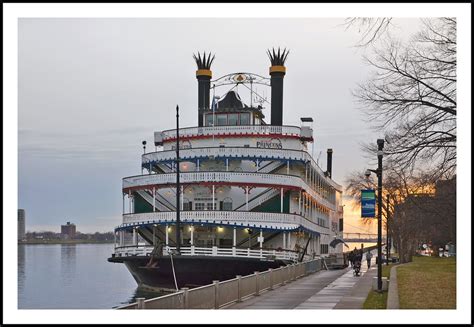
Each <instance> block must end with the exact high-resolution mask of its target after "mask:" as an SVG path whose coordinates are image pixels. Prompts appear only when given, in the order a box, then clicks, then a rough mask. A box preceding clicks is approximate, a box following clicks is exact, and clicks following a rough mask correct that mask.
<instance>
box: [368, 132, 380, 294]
mask: <svg viewBox="0 0 474 327" xmlns="http://www.w3.org/2000/svg"><path fill="white" fill-rule="evenodd" d="M383 144H384V140H383V139H377V147H378V148H377V159H378V167H377V169H376V170H373V169H367V171H366V173H365V175H366V176H367V178H368V177H369V176H370V172H374V173H375V174H376V175H377V181H378V186H377V291H379V292H382V158H383Z"/></svg>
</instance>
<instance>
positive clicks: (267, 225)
mask: <svg viewBox="0 0 474 327" xmlns="http://www.w3.org/2000/svg"><path fill="white" fill-rule="evenodd" d="M180 220H181V222H182V223H184V224H189V223H198V224H200V223H204V224H218V225H223V226H226V225H228V226H236V227H240V228H245V227H255V228H262V229H278V230H294V229H297V228H300V227H302V228H304V229H306V230H308V231H313V232H316V233H321V234H322V233H324V234H327V233H328V228H326V227H323V226H320V225H318V224H317V223H316V222H314V221H311V220H309V219H307V218H305V217H303V216H300V215H297V214H290V213H274V212H249V211H182V212H181V215H180ZM175 222H176V213H175V212H170V211H166V212H146V213H133V214H125V215H123V224H122V225H121V226H119V227H117V228H116V230H120V229H127V228H130V227H132V226H140V225H150V224H160V225H163V224H168V223H170V224H173V223H175Z"/></svg>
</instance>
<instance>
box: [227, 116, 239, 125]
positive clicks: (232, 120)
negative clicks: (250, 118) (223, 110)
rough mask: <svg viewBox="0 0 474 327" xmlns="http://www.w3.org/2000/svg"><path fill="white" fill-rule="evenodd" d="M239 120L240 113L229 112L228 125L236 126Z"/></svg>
mask: <svg viewBox="0 0 474 327" xmlns="http://www.w3.org/2000/svg"><path fill="white" fill-rule="evenodd" d="M238 122H239V114H229V121H228V125H231V126H235V125H238Z"/></svg>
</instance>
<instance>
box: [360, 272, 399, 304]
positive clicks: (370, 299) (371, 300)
mask: <svg viewBox="0 0 474 327" xmlns="http://www.w3.org/2000/svg"><path fill="white" fill-rule="evenodd" d="M396 265H397V264H393V263H391V264H389V265H388V266H387V265H386V264H383V265H382V277H387V278H389V279H390V269H392V267H393V266H396ZM375 267H377V265H375ZM375 269H377V268H375ZM387 294H388V292H382V293H379V292H376V291H370V293H369V295H368V296H367V299H365V302H364V307H363V308H364V309H386V308H387Z"/></svg>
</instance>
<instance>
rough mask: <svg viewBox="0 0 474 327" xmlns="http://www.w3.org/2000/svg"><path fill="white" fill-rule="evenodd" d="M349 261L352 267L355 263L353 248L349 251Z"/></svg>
mask: <svg viewBox="0 0 474 327" xmlns="http://www.w3.org/2000/svg"><path fill="white" fill-rule="evenodd" d="M348 257H349V262H350V264H351V267H352V266H353V265H354V250H352V251H351V252H349V256H348Z"/></svg>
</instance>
